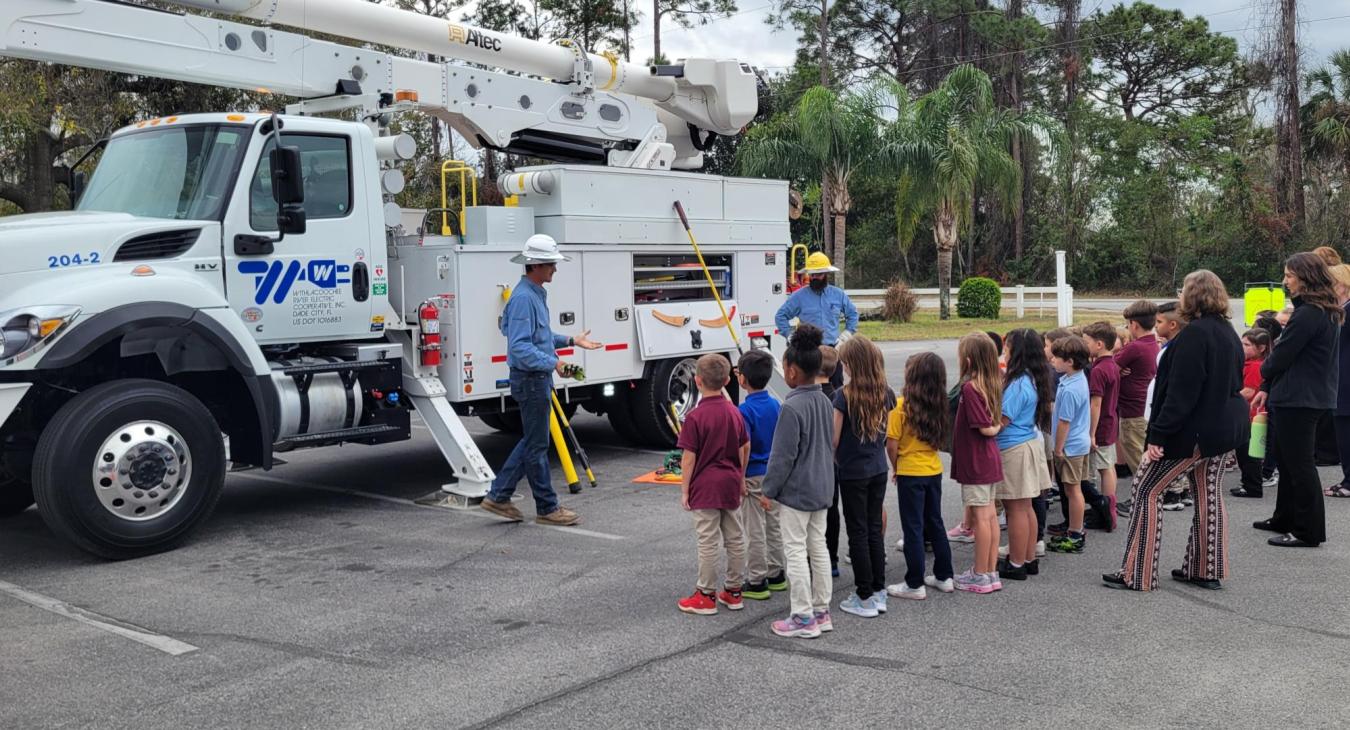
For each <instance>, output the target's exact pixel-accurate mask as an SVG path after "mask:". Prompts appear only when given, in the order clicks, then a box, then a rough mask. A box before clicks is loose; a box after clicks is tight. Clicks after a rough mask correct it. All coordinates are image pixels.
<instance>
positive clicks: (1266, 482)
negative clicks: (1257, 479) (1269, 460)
mask: <svg viewBox="0 0 1350 730" xmlns="http://www.w3.org/2000/svg"><path fill="white" fill-rule="evenodd" d="M1261 486H1262V487H1263V488H1265V489H1274V488H1275V487H1278V486H1280V471H1279V470H1278V469H1276V470H1275V473H1274V474H1271V475H1270V477H1269V478H1267V479H1262V480H1261Z"/></svg>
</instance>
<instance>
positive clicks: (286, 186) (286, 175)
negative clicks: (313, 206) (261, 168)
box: [271, 145, 305, 235]
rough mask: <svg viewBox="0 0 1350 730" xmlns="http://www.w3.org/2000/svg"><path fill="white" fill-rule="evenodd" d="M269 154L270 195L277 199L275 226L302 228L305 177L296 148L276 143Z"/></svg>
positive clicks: (285, 229) (283, 231)
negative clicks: (270, 162)
mask: <svg viewBox="0 0 1350 730" xmlns="http://www.w3.org/2000/svg"><path fill="white" fill-rule="evenodd" d="M271 155H272V158H271V161H272V198H273V199H274V200H276V201H277V230H278V231H279V232H280V233H281V234H282V235H285V234H287V233H297V234H299V233H304V232H305V207H304V205H303V204H304V202H305V178H304V173H303V172H301V170H300V148H299V147H296V146H294V145H288V146H281V147H276V148H274V149H273V150H272V152H271Z"/></svg>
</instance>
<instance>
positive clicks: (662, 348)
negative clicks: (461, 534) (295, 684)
mask: <svg viewBox="0 0 1350 730" xmlns="http://www.w3.org/2000/svg"><path fill="white" fill-rule="evenodd" d="M164 4H165V3H161V5H164ZM168 4H170V5H173V6H176V7H177V8H179V10H178V11H175V12H166V11H164V10H163V9H159V8H152V7H147V6H143V5H139V4H136V3H132V2H123V1H115V0H6V1H5V2H4V3H0V56H10V57H16V58H25V59H32V60H37V61H43V62H51V63H60V64H71V65H77V66H82V67H88V68H95V69H103V70H108V71H115V72H122V73H128V74H137V75H140V76H149V77H160V78H166V79H175V80H180V81H186V82H193V83H201V84H212V85H218V86H223V87H231V88H239V89H249V90H261V91H267V92H272V93H275V94H279V95H285V96H288V97H292V98H294V100H295V101H294V103H292V104H290V105H289V106H288V107H287V108H286V113H285V114H279V115H273V114H266V113H255V112H248V111H241V112H234V111H228V110H227V111H222V112H219V113H210V114H182V115H176V116H166V117H160V118H156V119H147V120H144V121H141V122H137V123H136V124H134V125H132V126H130V127H128V128H125V129H122V130H119V131H118V132H116V133H115V134H113V135H112V136H111V137H110V138H109V140H107V143H106V145H107V146H106V149H105V150H104V151H103V154H102V157H101V159H100V161H99V164H98V166H97V169H96V170H95V171H94V173H93V175H92V177H91V178H90V179H89V180H88V181H87V184H84V185H82V186H80V187H82V192H81V194H80V195H79V199H78V203H77V205H76V207H75V210H74V211H72V212H68V213H55V214H41V215H21V216H14V217H10V218H5V219H0V251H2V252H3V256H0V327H2V329H0V335H2V338H0V342H3V350H0V514H3V513H13V512H17V511H20V510H22V509H24V508H26V507H28V506H29V505H30V504H32V503H33V501H36V502H37V505H38V508H39V510H40V512H41V515H42V517H43V519H44V520H45V521H46V522H47V523H48V524H49V525H50V526H51V528H52V529H53V530H54V531H55V532H56V533H58V534H59V535H61V536H62V537H64V538H66V539H67V540H69V541H70V542H72V543H74V544H75V545H77V546H78V547H80V548H82V549H84V550H87V551H89V552H91V553H94V554H96V555H100V556H104V557H108V558H127V557H134V556H138V555H144V554H147V553H151V552H155V551H160V550H165V549H168V548H170V547H172V546H174V545H175V544H177V543H178V542H180V541H181V540H183V539H184V538H185V537H186V536H187V535H189V534H190V533H191V532H192V531H193V529H194V528H196V527H197V526H199V525H200V524H201V523H202V521H203V520H205V519H206V518H207V517H208V516H209V514H210V513H211V511H212V509H213V507H214V505H215V503H216V501H217V500H218V498H219V496H220V493H221V490H222V488H223V484H224V478H225V473H226V470H227V468H228V467H229V466H230V465H231V464H233V465H235V466H236V467H239V466H252V467H260V468H262V469H269V468H271V466H272V465H273V463H274V454H275V453H276V452H277V451H281V450H288V449H296V448H307V447H323V446H334V445H340V444H345V443H359V444H368V445H377V444H381V443H386V442H390V441H396V440H402V439H407V438H409V437H410V428H411V426H410V412H411V411H412V410H416V411H417V413H418V416H419V418H420V420H421V421H422V422H423V423H424V424H425V425H426V427H427V429H428V431H429V432H430V434H431V436H432V437H433V439H434V440H435V442H436V444H437V446H438V447H439V448H440V450H441V452H442V453H443V455H444V457H445V459H446V461H447V463H448V465H449V467H450V472H451V473H450V474H448V475H447V477H448V479H447V484H446V485H445V486H444V487H443V488H442V490H443V492H442V496H443V497H444V499H445V500H446V501H447V503H450V504H454V505H460V506H466V505H469V504H472V503H473V502H474V501H475V500H478V499H481V497H482V496H483V495H484V494H485V493H486V491H487V487H488V485H489V483H490V482H491V480H492V478H493V471H492V468H491V467H490V466H489V465H488V463H487V462H486V460H485V459H484V458H483V455H482V454H481V453H480V452H479V450H478V448H477V447H476V445H475V444H474V442H473V439H472V438H471V437H470V435H469V432H468V430H467V429H466V428H465V426H464V424H463V422H462V420H461V419H462V418H464V417H469V416H474V417H479V418H481V419H482V420H483V421H484V422H485V423H487V424H488V425H490V426H493V427H496V428H499V429H511V428H512V427H513V426H514V427H518V425H519V416H518V414H517V413H516V411H515V410H514V407H513V403H512V401H511V399H510V397H509V383H508V370H507V364H506V343H505V341H504V338H503V337H502V336H501V334H500V332H499V330H498V317H499V315H500V313H501V310H502V306H503V304H504V302H505V300H506V297H507V296H509V292H510V287H512V286H514V284H515V283H516V281H517V279H518V278H519V276H520V274H521V270H520V267H519V266H516V265H513V264H511V263H510V258H511V256H512V255H513V254H515V253H516V252H518V251H519V249H520V247H521V245H522V243H523V242H524V241H525V239H527V238H528V237H529V236H531V235H533V234H534V233H547V234H549V235H551V236H553V237H554V238H555V239H556V240H557V241H558V242H559V244H561V246H562V248H563V249H564V250H565V252H566V253H567V255H568V256H569V257H571V259H572V263H571V264H569V265H567V266H564V267H562V268H561V269H560V270H559V272H558V275H557V278H556V280H555V282H554V284H553V286H552V287H551V292H550V306H551V311H552V316H553V317H554V318H555V321H553V322H552V323H551V325H552V327H553V329H554V331H555V332H558V333H560V334H577V333H579V332H580V331H582V329H590V330H592V333H593V334H592V337H593V338H595V339H597V340H599V341H602V342H603V343H605V346H604V347H603V348H602V349H601V350H598V351H572V350H571V349H565V350H562V351H560V352H559V355H560V356H561V357H562V358H563V359H564V360H566V361H567V362H569V363H573V364H576V365H581V366H583V369H584V372H585V380H584V381H581V382H575V381H561V380H559V381H558V382H557V387H558V388H559V389H560V392H559V397H560V398H561V400H562V402H563V403H564V405H565V407H566V408H567V409H569V410H571V409H575V408H577V407H584V408H587V409H588V410H590V411H592V412H595V413H597V414H605V415H608V417H609V418H610V420H611V421H612V422H613V424H614V425H615V426H616V428H618V429H619V430H620V431H622V432H623V433H625V434H627V435H636V436H637V437H639V438H641V439H643V440H646V441H648V442H651V443H655V444H662V445H665V444H671V443H673V437H674V433H673V425H672V424H671V422H670V419H669V418H668V415H669V414H670V412H671V406H672V405H673V406H674V409H675V412H676V414H677V415H678V416H682V415H683V414H684V413H687V412H688V410H689V409H690V408H691V407H692V406H693V403H694V401H695V399H696V398H697V392H696V390H695V389H694V388H693V384H692V370H693V367H692V366H693V361H694V359H695V358H697V357H698V356H700V355H702V354H705V353H724V354H725V353H732V352H734V351H736V350H738V349H740V348H742V347H750V346H759V347H769V346H771V345H772V344H773V343H772V340H773V338H774V337H775V335H774V333H773V330H772V325H771V322H772V321H773V314H774V312H775V311H776V310H777V308H778V306H779V305H780V304H781V302H782V300H783V294H784V293H783V276H782V271H783V264H784V262H785V252H786V249H787V245H788V240H789V233H788V222H787V220H788V216H787V207H788V191H787V186H786V184H785V183H782V182H777V181H766V180H747V179H734V178H724V177H718V176H712V175H705V174H700V173H694V172H689V171H688V170H693V169H696V168H698V167H699V166H700V165H701V163H702V155H703V152H704V151H705V150H706V149H707V146H708V144H709V143H710V141H711V139H712V137H713V136H714V135H732V134H737V133H738V132H739V131H740V130H741V128H742V127H743V126H744V125H745V124H746V123H747V122H748V121H749V120H750V119H751V117H752V116H753V115H754V113H755V109H756V95H755V91H756V87H755V84H756V82H755V77H754V74H753V72H752V70H751V69H750V68H749V67H748V66H746V65H745V64H743V63H740V62H738V61H734V60H714V59H686V60H683V61H681V62H680V63H677V64H674V65H669V66H656V67H650V68H649V67H644V66H636V65H633V64H629V63H626V62H623V61H621V60H620V59H618V58H617V57H615V56H613V55H612V54H598V55H597V54H593V53H589V52H587V51H586V49H583V48H580V47H579V45H578V44H576V43H563V44H551V43H543V42H539V41H534V40H528V39H522V38H517V37H513V36H509V35H504V34H500V33H496V32H492V31H488V30H484V29H481V28H475V27H471V26H468V25H464V24H460V23H455V22H449V21H446V20H441V19H436V18H431V17H426V16H422V15H418V14H416V13H412V12H408V11H403V10H399V9H396V8H393V7H389V6H385V5H380V4H375V3H370V2H367V0H175V1H174V2H171V3H168ZM204 11H209V12H204ZM316 34H323V35H324V36H325V37H340V38H347V39H352V41H353V42H352V43H340V42H331V41H326V40H319V39H316V38H315V37H313V36H314V35H316ZM375 44H378V45H375ZM388 48H393V49H401V53H402V55H400V54H395V53H389V52H386V51H385V50H381V49H388ZM429 59H433V60H429ZM447 59H448V60H447ZM400 113H417V114H430V115H433V116H435V117H437V118H439V119H441V120H443V121H444V122H445V123H446V124H448V125H449V126H451V127H453V128H454V129H455V130H457V131H458V132H460V133H461V134H462V135H463V136H464V138H465V139H467V140H469V142H470V143H472V144H473V145H474V146H476V147H479V148H486V149H495V150H503V151H507V152H515V153H520V154H523V155H528V156H530V157H533V158H542V159H545V160H550V161H553V163H552V164H545V165H540V166H536V167H530V168H525V169H521V170H518V171H516V172H514V173H513V174H511V175H509V176H507V177H505V178H503V179H502V180H501V181H500V186H501V188H502V191H503V193H504V194H506V195H509V196H513V197H514V199H515V200H517V201H518V202H519V204H518V205H516V206H481V205H477V204H476V200H475V198H474V195H473V194H472V191H473V190H474V189H475V188H474V187H473V185H474V183H473V180H474V176H473V174H472V172H471V171H469V170H468V169H467V166H465V165H464V164H462V163H460V164H455V163H447V164H446V165H445V166H444V167H443V168H442V181H443V185H444V184H445V183H447V182H448V183H455V182H458V183H459V185H458V197H459V198H460V205H459V206H454V205H451V204H450V199H451V198H452V197H455V196H451V195H449V194H448V193H447V192H445V191H443V196H444V197H445V198H446V202H445V203H444V204H443V208H442V209H433V210H404V209H401V208H400V207H399V206H398V205H397V204H395V203H394V202H393V196H395V195H397V194H398V193H399V192H400V191H401V190H402V189H403V186H404V182H405V181H404V179H403V176H402V174H401V173H400V171H399V164H400V163H402V162H403V161H405V160H407V159H410V158H412V157H413V156H414V155H415V154H416V149H415V145H414V144H413V142H412V140H411V139H410V138H409V137H407V136H405V135H398V134H393V133H391V131H390V129H391V124H390V123H391V120H392V119H393V118H394V116H395V115H397V114H400ZM676 200H678V201H681V202H682V203H683V206H684V208H685V210H687V211H688V214H689V216H690V218H691V221H692V224H693V225H694V226H695V227H696V229H697V230H698V233H699V240H700V243H701V245H702V249H703V256H702V259H703V262H702V263H700V261H699V260H698V258H697V257H696V256H695V254H694V251H693V250H691V249H690V247H689V245H688V241H687V239H686V234H685V232H684V229H683V227H682V226H681V223H680V221H679V220H678V218H677V217H676V215H675V212H674V210H673V209H672V204H673V203H674V202H675V201H676ZM714 294H716V295H718V296H714ZM719 298H720V301H721V305H723V306H725V308H726V311H727V314H726V315H725V316H724V315H723V314H722V313H721V311H722V310H721V308H720V307H719V304H718V299H719ZM728 325H730V326H728ZM331 453H332V458H334V459H341V458H342V456H341V454H342V453H343V452H341V451H339V450H336V449H334V450H332V452H331Z"/></svg>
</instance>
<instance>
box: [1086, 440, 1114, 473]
mask: <svg viewBox="0 0 1350 730" xmlns="http://www.w3.org/2000/svg"><path fill="white" fill-rule="evenodd" d="M1089 456H1090V457H1091V458H1090V459H1088V461H1089V463H1090V469H1091V471H1092V473H1093V474H1096V473H1097V472H1099V471H1115V470H1116V445H1115V444H1111V445H1110V446H1098V447H1097V448H1095V449H1093V450H1092V453H1091V454H1089Z"/></svg>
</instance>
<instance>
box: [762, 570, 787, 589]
mask: <svg viewBox="0 0 1350 730" xmlns="http://www.w3.org/2000/svg"><path fill="white" fill-rule="evenodd" d="M767 582H768V584H769V590H771V591H773V592H774V593H778V592H780V591H785V590H787V589H788V579H787V573H783V572H781V571H780V572H779V573H778V575H771V576H769V578H768V581H767Z"/></svg>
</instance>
